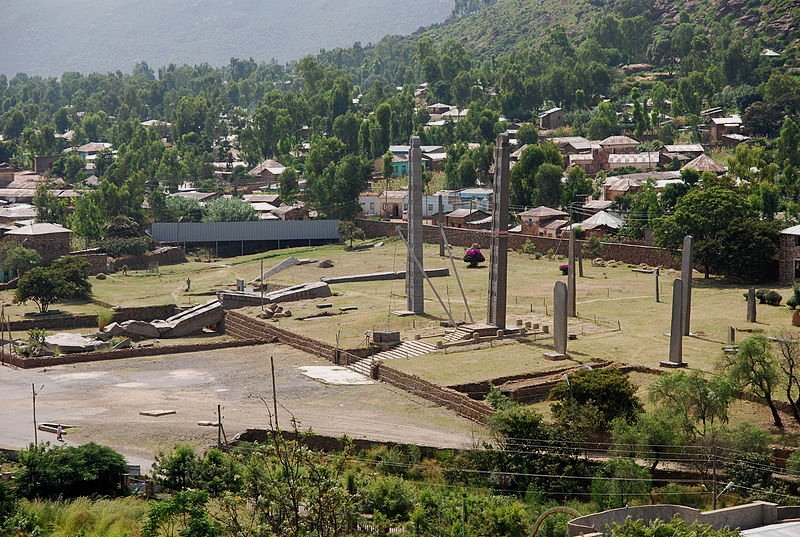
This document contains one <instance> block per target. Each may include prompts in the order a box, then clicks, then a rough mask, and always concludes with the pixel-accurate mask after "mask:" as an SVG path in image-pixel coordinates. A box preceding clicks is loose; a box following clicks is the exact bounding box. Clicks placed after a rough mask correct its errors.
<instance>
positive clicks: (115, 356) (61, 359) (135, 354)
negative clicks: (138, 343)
mask: <svg viewBox="0 0 800 537" xmlns="http://www.w3.org/2000/svg"><path fill="white" fill-rule="evenodd" d="M263 344H264V341H263V340H253V339H249V340H238V341H216V342H213V343H195V344H193V345H164V346H162V347H146V348H138V349H118V350H111V351H95V352H76V353H72V354H62V355H60V356H43V357H40V358H25V357H23V356H18V355H15V356H11V357H6V360H5V362H6V363H8V364H11V365H13V366H16V367H20V368H22V369H33V368H37V367H52V366H56V365H67V364H79V363H83V362H100V361H105V360H121V359H123V358H140V357H143V356H161V355H166V354H183V353H187V352H202V351H213V350H218V349H230V348H235V347H252V346H254V345H263Z"/></svg>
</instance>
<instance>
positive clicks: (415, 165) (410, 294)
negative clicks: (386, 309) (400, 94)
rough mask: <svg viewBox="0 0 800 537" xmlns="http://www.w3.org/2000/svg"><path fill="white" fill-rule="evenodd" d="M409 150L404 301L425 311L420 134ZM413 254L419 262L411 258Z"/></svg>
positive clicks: (413, 307)
mask: <svg viewBox="0 0 800 537" xmlns="http://www.w3.org/2000/svg"><path fill="white" fill-rule="evenodd" d="M409 144H410V145H411V149H410V151H409V154H408V256H407V261H406V303H407V306H406V307H407V309H408V311H413V312H414V313H417V314H420V313H425V291H424V287H423V286H424V284H425V282H424V280H423V274H422V271H423V267H424V264H423V261H422V255H423V252H422V246H423V242H422V240H423V239H422V189H423V188H424V186H423V181H422V149H421V148H420V140H419V136H412V137H411V140H410V142H409ZM412 256H413V257H412ZM414 257H416V258H417V260H418V261H419V265H417V263H415V262H414Z"/></svg>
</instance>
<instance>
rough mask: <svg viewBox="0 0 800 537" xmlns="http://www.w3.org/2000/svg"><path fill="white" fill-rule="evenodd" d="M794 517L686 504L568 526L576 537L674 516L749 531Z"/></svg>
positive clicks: (603, 515)
mask: <svg viewBox="0 0 800 537" xmlns="http://www.w3.org/2000/svg"><path fill="white" fill-rule="evenodd" d="M791 514H793V510H788V509H787V510H783V509H781V510H780V511H779V507H778V505H777V504H774V503H769V502H761V501H757V502H752V503H748V504H745V505H737V506H735V507H726V508H723V509H717V510H716V511H705V512H701V511H700V510H698V509H694V508H691V507H686V506H683V505H669V504H662V505H643V506H640V507H622V508H620V509H610V510H608V511H602V512H600V513H594V514H591V515H586V516H582V517H579V518H574V519H572V520H570V521H569V522H568V523H567V534H568V535H569V536H570V537H577V536H579V535H586V534H588V533H591V532H604V531H605V530H606V528H609V527H611V526H612V525H613V524H622V523H624V522H625V521H626V520H627V519H629V518H632V519H634V520H643V521H644V522H646V523H650V522H652V521H654V520H672V517H673V516H675V515H678V516H680V517H681V518H682V519H683V520H685V521H686V522H687V523H689V524H691V523H692V522H699V523H701V524H708V525H710V526H711V527H712V528H714V529H719V528H724V527H728V528H732V529H733V528H739V529H742V530H746V529H750V528H757V527H760V526H766V525H769V524H774V523H776V522H778V521H780V520H785V519H786V518H784V517H787V518H788V516H791Z"/></svg>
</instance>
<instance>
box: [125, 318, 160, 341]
mask: <svg viewBox="0 0 800 537" xmlns="http://www.w3.org/2000/svg"><path fill="white" fill-rule="evenodd" d="M120 326H121V327H122V329H123V330H124V331H125V334H127V335H130V336H138V337H143V338H157V337H161V332H159V330H158V328H156V327H155V326H153V325H152V324H150V323H146V322H144V321H125V322H124V323H122V324H120Z"/></svg>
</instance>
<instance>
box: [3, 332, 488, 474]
mask: <svg viewBox="0 0 800 537" xmlns="http://www.w3.org/2000/svg"><path fill="white" fill-rule="evenodd" d="M271 355H272V356H274V357H275V367H276V385H277V394H278V401H279V403H280V406H281V408H280V409H279V416H278V417H279V420H280V422H281V425H283V426H286V425H288V424H289V423H290V421H291V419H292V417H294V418H296V419H297V420H298V423H299V426H300V427H301V428H312V429H313V430H314V431H315V432H317V433H321V434H330V435H337V436H338V435H342V434H348V435H349V436H351V437H356V438H371V439H376V440H390V441H402V442H410V443H418V444H423V445H433V446H441V447H469V446H472V445H474V443H475V441H476V439H479V438H481V437H482V435H483V430H482V428H480V427H479V426H477V425H475V424H473V423H472V422H469V421H467V420H465V419H462V418H459V417H458V416H456V415H454V414H453V413H452V412H450V411H447V410H445V409H442V408H440V407H437V406H435V405H433V404H432V403H429V402H427V401H424V400H421V399H419V398H416V397H413V396H410V395H409V394H407V393H405V392H403V391H401V390H398V389H396V388H393V387H390V386H387V385H385V384H381V383H374V384H369V385H358V386H341V385H327V384H323V383H321V382H318V381H315V380H312V379H310V378H308V377H306V376H305V375H303V374H302V372H301V371H300V370H299V369H298V367H299V366H307V365H322V366H326V365H330V364H329V363H328V362H326V361H323V360H321V359H316V358H314V357H312V356H309V355H306V354H303V353H301V352H299V351H296V350H294V349H291V348H289V347H285V346H282V345H264V346H259V347H247V348H238V349H231V350H219V351H209V352H199V353H189V354H181V355H172V356H159V357H148V358H133V359H129V360H118V361H109V362H95V363H87V364H76V365H73V366H59V367H54V368H50V369H45V370H13V369H9V368H5V367H3V368H0V386H3V391H2V396H0V423H3V427H2V428H0V446H1V447H7V448H20V447H24V446H26V445H27V444H28V443H30V442H31V441H32V440H33V420H32V415H31V384H32V383H33V384H35V385H36V387H37V389H39V388H40V387H41V390H40V395H39V397H38V398H37V417H38V421H39V423H42V422H46V421H50V422H62V423H66V424H70V425H76V426H78V429H77V430H75V431H74V432H71V433H70V434H68V435H67V439H68V442H71V443H84V442H90V441H93V442H98V443H102V444H106V445H109V446H111V447H114V448H115V449H118V450H119V451H121V452H122V453H124V454H125V455H126V456H128V458H129V459H130V460H132V461H136V462H137V463H140V464H144V465H147V464H148V463H149V462H150V461H152V460H153V457H154V455H155V454H156V453H157V452H158V451H159V450H163V449H169V448H170V447H172V446H173V445H174V444H175V443H176V442H189V443H191V444H194V445H198V446H206V445H213V444H214V443H215V442H216V435H217V432H216V429H215V428H213V427H200V426H198V425H197V422H198V421H202V420H209V421H213V420H215V412H216V407H217V404H221V405H222V407H223V411H222V414H223V424H224V426H225V429H226V432H227V435H228V436H229V437H232V436H233V435H234V434H235V433H237V432H239V431H242V430H244V429H246V428H248V427H266V426H267V424H268V413H267V410H266V408H265V406H264V404H263V402H262V401H261V400H260V399H259V396H264V397H271V393H272V392H271V386H272V384H271V377H270V373H269V357H270V356H271ZM152 409H170V410H175V411H176V414H174V415H169V416H163V417H160V418H151V417H145V416H140V415H139V412H140V411H142V410H152ZM39 438H40V441H42V440H46V441H54V440H55V438H53V437H52V435H49V434H48V433H42V432H40V433H39Z"/></svg>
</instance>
